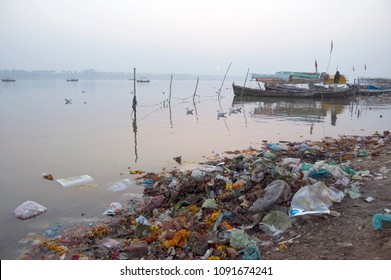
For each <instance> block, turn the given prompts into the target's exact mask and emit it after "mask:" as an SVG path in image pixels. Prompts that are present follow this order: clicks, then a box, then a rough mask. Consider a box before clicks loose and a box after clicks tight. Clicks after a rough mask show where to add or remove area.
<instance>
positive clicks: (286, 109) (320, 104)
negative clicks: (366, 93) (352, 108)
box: [232, 96, 351, 125]
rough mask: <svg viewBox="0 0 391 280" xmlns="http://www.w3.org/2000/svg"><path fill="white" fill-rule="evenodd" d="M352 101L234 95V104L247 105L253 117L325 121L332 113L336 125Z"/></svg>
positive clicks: (332, 119) (237, 105)
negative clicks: (338, 116) (338, 118)
mask: <svg viewBox="0 0 391 280" xmlns="http://www.w3.org/2000/svg"><path fill="white" fill-rule="evenodd" d="M350 103H351V101H350V100H349V99H337V100H316V99H310V98H309V99H297V98H284V99H281V98H272V97H267V98H266V97H262V98H259V97H258V98H257V97H245V96H243V97H240V96H234V98H233V101H232V106H233V107H239V106H243V107H245V108H246V111H249V112H250V115H251V117H253V118H286V119H289V120H293V121H307V122H324V119H325V118H326V117H327V115H328V113H330V116H331V124H332V125H335V124H336V120H337V115H338V114H341V113H342V112H343V110H344V108H345V106H348V105H350Z"/></svg>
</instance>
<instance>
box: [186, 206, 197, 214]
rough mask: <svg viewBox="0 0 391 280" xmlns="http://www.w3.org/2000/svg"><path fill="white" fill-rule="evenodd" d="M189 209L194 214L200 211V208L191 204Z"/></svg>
mask: <svg viewBox="0 0 391 280" xmlns="http://www.w3.org/2000/svg"><path fill="white" fill-rule="evenodd" d="M187 210H188V211H189V212H190V213H192V214H197V213H198V211H199V208H198V207H197V206H195V205H189V206H187Z"/></svg>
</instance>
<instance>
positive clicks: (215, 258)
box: [208, 256, 220, 261]
mask: <svg viewBox="0 0 391 280" xmlns="http://www.w3.org/2000/svg"><path fill="white" fill-rule="evenodd" d="M208 260H210V261H211V260H220V257H218V256H210V257H208Z"/></svg>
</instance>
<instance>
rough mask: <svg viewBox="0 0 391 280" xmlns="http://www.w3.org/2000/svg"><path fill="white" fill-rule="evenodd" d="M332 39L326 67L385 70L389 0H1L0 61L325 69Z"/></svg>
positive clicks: (148, 68) (190, 69) (8, 64)
mask: <svg viewBox="0 0 391 280" xmlns="http://www.w3.org/2000/svg"><path fill="white" fill-rule="evenodd" d="M331 40H333V45H334V48H333V52H332V55H331V61H330V66H329V72H331V73H333V72H335V70H336V68H337V67H338V69H339V70H340V71H341V72H342V73H345V74H347V75H348V76H349V78H351V79H353V78H355V77H356V76H357V75H358V76H362V75H363V74H364V75H365V76H372V77H373V76H381V77H390V78H391V1H390V0H346V1H345V0H328V1H324V0H323V1H317V0H238V1H236V0H223V1H220V0H187V1H186V0H137V1H133V0H0V69H25V70H56V71H61V70H76V71H81V70H83V69H89V68H94V69H95V70H97V71H112V72H122V71H124V72H130V71H132V69H133V67H136V68H137V71H138V72H148V73H170V72H174V73H190V74H217V75H220V74H221V75H224V73H225V71H226V69H227V67H228V65H229V64H230V63H231V62H232V66H231V69H230V72H229V74H231V75H243V76H245V74H246V72H247V69H248V68H250V71H251V72H257V73H274V72H276V71H281V70H292V71H314V70H315V67H314V63H315V59H316V60H317V62H318V70H319V71H325V70H326V68H327V64H328V60H329V55H330V44H331ZM365 64H366V66H367V70H366V71H364V65H365ZM353 67H354V68H355V72H353Z"/></svg>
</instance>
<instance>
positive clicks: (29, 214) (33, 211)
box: [14, 200, 48, 220]
mask: <svg viewBox="0 0 391 280" xmlns="http://www.w3.org/2000/svg"><path fill="white" fill-rule="evenodd" d="M47 210H48V209H47V208H46V207H45V206H42V205H41V204H38V203H36V202H35V201H31V200H27V201H25V202H23V203H22V204H21V205H19V206H18V207H16V209H15V210H14V215H15V216H16V217H17V218H18V219H20V220H28V219H31V218H34V217H36V216H39V215H41V214H43V213H45V212H46V211H47Z"/></svg>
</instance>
